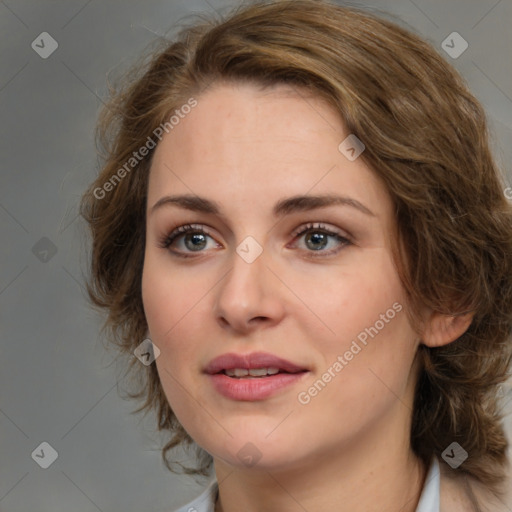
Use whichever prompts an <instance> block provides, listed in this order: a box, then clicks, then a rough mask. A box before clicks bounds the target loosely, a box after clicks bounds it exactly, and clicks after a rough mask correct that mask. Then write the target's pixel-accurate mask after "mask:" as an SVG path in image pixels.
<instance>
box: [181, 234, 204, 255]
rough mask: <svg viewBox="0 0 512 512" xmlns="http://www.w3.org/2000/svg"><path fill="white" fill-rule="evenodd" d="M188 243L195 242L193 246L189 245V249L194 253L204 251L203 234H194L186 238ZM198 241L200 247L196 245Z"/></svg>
mask: <svg viewBox="0 0 512 512" xmlns="http://www.w3.org/2000/svg"><path fill="white" fill-rule="evenodd" d="M187 241H193V242H192V245H190V246H188V245H187V247H188V249H191V250H192V251H197V250H199V249H202V248H203V246H204V245H205V236H204V235H203V234H201V233H194V234H192V235H189V236H188V237H186V242H187ZM197 241H198V242H199V244H200V245H199V244H196V243H195V242H197ZM186 242H185V243H186Z"/></svg>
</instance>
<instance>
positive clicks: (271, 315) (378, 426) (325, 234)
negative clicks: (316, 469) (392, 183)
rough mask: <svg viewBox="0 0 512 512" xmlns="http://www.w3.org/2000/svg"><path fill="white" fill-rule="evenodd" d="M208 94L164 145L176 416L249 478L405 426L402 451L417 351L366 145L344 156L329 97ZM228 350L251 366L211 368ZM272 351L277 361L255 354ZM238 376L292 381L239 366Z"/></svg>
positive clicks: (166, 313) (151, 256)
mask: <svg viewBox="0 0 512 512" xmlns="http://www.w3.org/2000/svg"><path fill="white" fill-rule="evenodd" d="M196 99H197V106H195V107H194V108H192V109H191V111H190V113H188V114H187V115H186V116H183V118H181V119H180V121H179V123H178V124H176V125H175V126H174V127H173V129H172V130H171V131H169V133H168V134H166V135H165V136H164V137H163V139H162V141H161V142H160V143H159V145H158V147H157V148H156V150H155V154H154V159H153V162H152V167H151V172H150V179H149V189H148V198H147V239H146V250H145V261H144V271H143V278H142V292H143V301H144V309H145V313H146V317H147V321H148V325H149V333H150V338H151V339H152V341H153V343H154V344H155V345H156V346H157V347H158V349H159V350H160V355H159V357H158V358H157V360H156V365H157V368H158V373H159V376H160V379H161V382H162V386H163V389H164V390H165V393H166V396H167V399H168V401H169V403H170V406H171V408H172V409H173V411H174V413H175V414H176V416H177V417H178V419H179V421H180V422H181V424H182V425H183V426H184V428H185V429H186V430H187V431H188V433H189V434H190V435H191V436H192V438H193V439H194V440H195V441H196V442H197V443H198V444H199V445H200V446H202V447H203V448H204V449H206V450H207V451H208V452H209V453H210V454H212V455H213V456H214V458H217V459H222V460H224V461H225V462H227V463H228V464H232V465H234V466H238V467H242V466H244V465H246V466H250V465H252V464H254V463H255V462H257V464H258V465H259V466H260V467H263V468H266V467H268V468H274V469H276V468H278V467H281V468H285V467H289V466H290V465H294V464H295V465H298V464H302V463H304V462H306V461H307V460H312V458H317V460H318V457H322V456H324V457H330V456H332V454H333V453H334V450H342V451H343V450H348V449H349V448H350V450H354V449H357V448H358V447H360V446H362V444H363V443H366V446H369V445H368V443H370V444H371V439H372V438H373V437H372V436H374V437H375V439H377V436H381V438H382V436H388V435H389V436H391V435H396V434H397V430H398V431H399V432H398V434H399V436H400V439H401V440H402V441H401V442H402V443H403V442H404V439H405V440H407V438H408V436H407V434H408V430H409V423H408V422H409V420H410V415H411V409H412V396H413V388H414V382H415V373H416V372H415V371H413V370H412V368H413V360H414V356H415V353H416V348H417V343H418V342H417V339H416V336H415V333H414V331H413V330H412V327H411V326H410V324H409V322H408V320H407V315H406V313H405V294H404V291H403V289H402V286H401V284H400V282H399V278H398V275H397V271H396V269H395V267H394V265H393V262H392V257H391V233H392V230H393V227H394V224H393V223H394V217H393V205H392V202H391V199H390V197H389V195H388V193H387V191H386V189H385V188H384V186H383V184H382V183H381V182H380V181H379V180H378V178H377V177H376V176H375V175H374V174H373V173H372V171H370V169H369V168H368V167H367V166H366V165H365V163H364V162H363V161H362V159H361V158H355V159H354V156H356V155H357V152H354V151H350V149H348V150H347V147H348V148H349V147H350V139H349V141H348V142H347V143H345V144H346V145H345V146H342V149H339V146H340V143H341V142H342V141H343V140H344V139H346V138H347V136H349V133H348V132H347V131H346V130H345V128H344V126H343V124H342V122H341V121H340V119H339V118H338V116H337V114H336V113H335V111H334V110H332V109H331V108H330V107H329V106H328V105H327V104H326V103H324V102H323V101H322V100H321V99H319V98H314V97H309V96H306V95H305V93H303V92H301V95H298V94H295V93H293V91H291V90H290V89H288V88H286V87H284V86H280V87H278V88H273V89H267V90H266V91H261V90H260V89H259V88H257V87H255V86H252V85H225V84H224V85H217V86H215V87H213V88H211V89H210V90H209V91H208V92H207V93H205V94H203V95H202V96H200V97H197V98H196ZM364 142H365V144H367V145H368V144H371V142H372V141H371V140H365V141H364ZM352 146H353V144H352ZM355 149H358V148H355ZM359 149H360V148H359ZM348 157H350V158H348ZM184 195H187V196H188V197H189V200H188V202H185V201H184V200H183V199H182V200H179V199H176V198H177V197H179V196H184ZM171 196H172V198H174V199H171ZM327 196H329V197H331V198H342V199H339V200H336V201H332V202H330V203H328V201H326V199H325V198H326V197H327ZM190 198H191V199H190ZM199 198H201V199H204V201H199ZM299 198H302V199H299ZM213 206H215V208H213ZM187 224H192V230H191V231H190V232H188V234H187V233H183V232H180V233H176V232H175V229H176V228H179V227H180V226H185V225H187ZM201 230H204V233H202V232H201ZM174 235H177V236H176V237H174ZM228 353H229V354H232V355H233V354H235V355H240V356H241V357H242V360H241V361H239V362H236V361H235V362H233V361H232V360H231V361H230V360H224V361H222V360H221V361H220V362H219V365H218V366H217V367H213V366H209V365H210V364H211V362H212V360H214V359H215V358H217V357H219V356H222V355H224V354H228ZM255 353H266V354H267V356H268V357H269V358H270V359H266V358H263V359H258V357H254V358H251V357H249V358H245V359H244V356H246V355H251V354H252V355H254V354H255ZM272 357H275V358H280V359H281V360H286V361H288V362H289V363H292V364H293V365H294V367H290V366H286V364H284V363H283V362H282V361H274V360H272ZM233 366H235V367H239V368H241V369H248V368H250V367H255V368H261V367H265V368H277V369H279V370H280V372H279V373H278V374H276V375H270V376H263V377H258V376H256V375H254V376H253V378H248V377H243V376H241V377H236V376H228V375H226V374H225V373H224V372H223V371H222V370H223V369H229V368H231V369H233ZM284 370H287V371H288V372H289V373H285V372H284ZM296 370H302V371H301V372H300V373H292V372H295V371H296ZM208 371H210V372H215V374H210V373H207V372H208ZM274 371H275V370H271V371H270V373H273V372H274ZM243 373H245V372H242V374H243ZM252 373H255V372H252ZM256 373H257V372H256Z"/></svg>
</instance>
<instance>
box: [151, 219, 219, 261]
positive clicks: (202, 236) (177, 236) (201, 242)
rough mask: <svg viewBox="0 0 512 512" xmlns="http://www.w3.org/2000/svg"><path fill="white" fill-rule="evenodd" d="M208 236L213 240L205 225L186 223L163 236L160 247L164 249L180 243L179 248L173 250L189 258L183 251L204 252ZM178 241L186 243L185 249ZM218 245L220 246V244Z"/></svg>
mask: <svg viewBox="0 0 512 512" xmlns="http://www.w3.org/2000/svg"><path fill="white" fill-rule="evenodd" d="M208 238H211V239H212V240H213V238H212V237H211V236H210V235H209V234H208V232H207V231H206V230H204V229H203V226H200V225H194V224H185V225H184V226H180V227H179V228H176V229H175V230H174V231H172V233H171V234H170V235H168V236H166V237H165V238H163V239H162V240H161V241H160V247H162V248H163V249H170V248H171V246H172V245H178V250H176V251H173V252H175V253H177V254H178V255H179V256H182V257H184V258H187V257H190V256H187V255H186V254H183V253H186V252H202V250H203V249H204V248H205V247H206V246H207V242H208ZM176 241H178V242H183V243H184V244H185V249H183V247H179V245H180V244H179V243H178V244H176ZM216 246H217V247H218V244H217V245H216Z"/></svg>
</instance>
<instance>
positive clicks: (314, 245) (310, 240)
mask: <svg viewBox="0 0 512 512" xmlns="http://www.w3.org/2000/svg"><path fill="white" fill-rule="evenodd" d="M294 236H295V239H298V238H301V237H303V236H305V238H304V242H305V245H306V248H307V249H306V250H307V252H309V253H314V252H317V253H319V254H308V256H311V257H315V258H316V257H323V256H328V255H331V254H335V253H337V252H339V251H340V250H341V248H339V246H340V245H341V246H342V247H344V246H346V245H351V241H350V240H349V239H348V238H346V237H344V236H342V235H341V234H340V233H338V232H335V231H331V230H330V229H327V228H326V227H325V226H324V225H323V224H321V223H317V224H308V225H307V226H305V227H303V228H302V227H301V228H299V229H298V232H296V233H295V234H294ZM329 239H331V240H334V242H335V243H334V245H335V246H336V245H337V246H338V248H336V247H335V248H334V249H330V250H324V249H325V248H326V247H327V246H328V245H329ZM330 245H331V246H332V245H333V244H330Z"/></svg>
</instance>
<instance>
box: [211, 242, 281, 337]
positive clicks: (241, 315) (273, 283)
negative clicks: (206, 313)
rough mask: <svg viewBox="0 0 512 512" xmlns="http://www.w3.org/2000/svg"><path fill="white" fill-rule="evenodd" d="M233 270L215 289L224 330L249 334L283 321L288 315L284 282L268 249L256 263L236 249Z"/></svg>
mask: <svg viewBox="0 0 512 512" xmlns="http://www.w3.org/2000/svg"><path fill="white" fill-rule="evenodd" d="M230 263H231V269H230V270H229V271H228V272H227V273H226V275H225V276H224V278H223V279H221V282H220V283H219V285H218V286H217V287H216V288H215V290H216V294H217V295H216V297H215V304H214V307H213V312H214V314H215V316H216V318H217V320H218V322H219V324H220V325H221V327H222V328H223V329H231V330H233V331H236V332H239V333H248V332H250V331H253V330H255V329H257V328H258V327H263V326H264V327H270V326H272V325H276V324H277V323H279V322H280V321H281V320H282V318H283V317H284V314H285V306H284V300H285V297H284V296H283V293H284V288H285V287H284V285H283V283H282V282H281V281H280V280H279V278H278V276H277V275H276V272H275V270H271V269H270V268H269V266H267V264H270V267H272V265H271V262H269V261H268V258H267V256H266V254H265V251H263V253H262V254H261V255H260V256H258V258H256V259H255V260H254V261H253V262H252V263H248V262H247V261H245V260H244V259H243V258H242V257H241V256H240V255H239V254H238V253H236V252H233V256H232V260H231V261H230Z"/></svg>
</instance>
